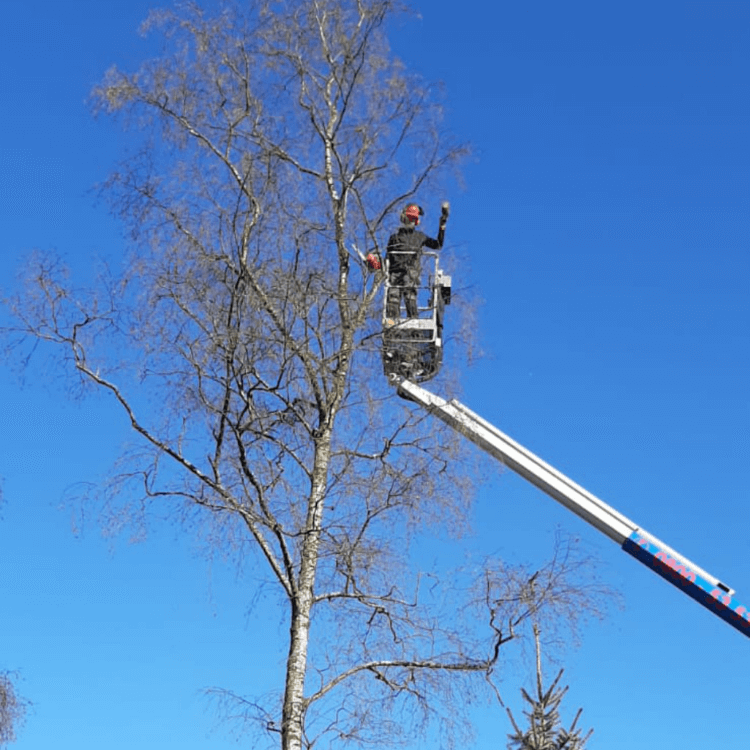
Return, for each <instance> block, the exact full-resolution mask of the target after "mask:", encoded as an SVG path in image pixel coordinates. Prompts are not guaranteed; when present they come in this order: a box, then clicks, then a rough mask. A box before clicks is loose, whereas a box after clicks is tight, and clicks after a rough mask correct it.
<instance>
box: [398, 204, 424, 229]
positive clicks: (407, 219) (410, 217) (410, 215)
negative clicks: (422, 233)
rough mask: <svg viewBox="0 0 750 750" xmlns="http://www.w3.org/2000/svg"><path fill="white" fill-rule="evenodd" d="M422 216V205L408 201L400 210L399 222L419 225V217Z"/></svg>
mask: <svg viewBox="0 0 750 750" xmlns="http://www.w3.org/2000/svg"><path fill="white" fill-rule="evenodd" d="M420 216H424V210H423V209H422V206H418V205H417V204H416V203H409V204H408V205H406V206H405V207H404V210H403V211H402V212H401V223H402V224H414V226H415V227H416V226H418V225H419V217H420Z"/></svg>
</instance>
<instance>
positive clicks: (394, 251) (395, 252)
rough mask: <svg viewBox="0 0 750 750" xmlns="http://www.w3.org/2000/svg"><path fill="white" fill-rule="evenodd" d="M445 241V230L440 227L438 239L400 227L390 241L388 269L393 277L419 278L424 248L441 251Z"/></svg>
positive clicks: (415, 230)
mask: <svg viewBox="0 0 750 750" xmlns="http://www.w3.org/2000/svg"><path fill="white" fill-rule="evenodd" d="M444 239H445V229H444V228H443V227H440V229H439V231H438V236H437V239H436V240H434V239H432V237H428V236H427V235H426V234H425V233H424V232H420V231H419V230H418V229H415V228H414V227H403V226H402V227H399V229H398V231H396V232H394V233H393V234H392V235H391V236H390V238H389V239H388V248H387V250H386V255H387V258H388V268H389V270H390V272H391V274H392V275H398V276H409V277H412V278H415V279H416V278H418V277H419V267H420V264H419V261H420V258H421V257H422V248H423V247H428V248H430V250H440V248H441V247H442V246H443V240H444Z"/></svg>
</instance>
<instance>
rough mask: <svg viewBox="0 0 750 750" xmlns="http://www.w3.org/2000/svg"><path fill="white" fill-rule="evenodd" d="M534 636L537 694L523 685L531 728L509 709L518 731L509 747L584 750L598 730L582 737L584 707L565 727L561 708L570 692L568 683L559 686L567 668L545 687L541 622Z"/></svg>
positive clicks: (515, 749) (518, 748)
mask: <svg viewBox="0 0 750 750" xmlns="http://www.w3.org/2000/svg"><path fill="white" fill-rule="evenodd" d="M534 639H535V641H536V695H535V696H531V695H529V693H528V692H527V691H526V690H524V689H523V688H521V695H523V698H524V700H525V701H526V703H527V704H528V705H529V709H528V710H526V711H524V715H525V716H526V718H527V719H528V721H529V728H528V729H525V730H523V729H521V728H520V727H519V726H518V724H517V722H516V720H515V718H514V716H513V713H512V712H511V710H510V709H507V711H508V716H509V717H510V721H511V723H512V724H513V728H514V730H515V732H514V733H513V734H510V735H508V739H509V740H510V742H509V743H508V750H583V748H584V747H585V745H586V743H587V742H588V740H589V738H590V737H591V735H592V734H593V732H594V730H593V729H590V730H589V731H588V732H587V733H586V735H585V736H582V734H581V733H582V730H581V729H579V728H578V719H580V717H581V713H582V711H583V709H581V708H579V709H578V712H577V713H576V715H575V718H574V719H573V723H572V724H571V725H570V729H565V727H564V726H563V724H562V721H561V719H560V711H559V709H560V703H561V702H562V699H563V697H564V696H565V693H567V692H568V686H567V685H566V686H565V687H563V688H559V687H558V685H559V684H560V679H561V678H562V676H563V671H564V670H562V669H561V670H560V671H559V672H558V673H557V677H555V679H554V680H553V681H552V684H551V685H550V686H549V687H548V688H545V687H544V680H543V678H542V656H541V646H540V644H539V626H538V625H534Z"/></svg>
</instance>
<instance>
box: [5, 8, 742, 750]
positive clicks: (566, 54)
mask: <svg viewBox="0 0 750 750" xmlns="http://www.w3.org/2000/svg"><path fill="white" fill-rule="evenodd" d="M151 5H152V3H151V2H145V1H144V0H128V1H127V2H125V1H124V0H108V2H107V3H101V2H94V1H93V0H91V1H84V0H73V1H72V2H70V3H66V4H60V3H52V2H49V1H48V0H27V1H26V2H25V3H17V2H10V0H4V2H2V10H3V23H2V25H0V97H1V101H2V103H3V108H2V109H3V116H2V118H0V140H1V143H2V146H1V147H0V225H1V226H2V227H3V235H2V255H1V256H0V263H2V269H3V284H4V285H7V284H8V283H12V278H13V275H14V273H15V269H16V268H17V266H18V264H19V262H21V261H22V259H23V258H24V256H25V255H26V254H27V253H28V251H29V250H30V249H31V248H40V249H42V250H44V249H54V250H56V251H59V252H61V253H63V254H64V255H66V256H67V257H68V258H69V259H71V260H72V261H73V262H74V263H75V264H77V265H79V267H81V268H82V269H83V268H85V267H86V264H87V263H88V262H90V260H91V259H92V258H94V257H95V256H97V255H99V254H103V253H106V254H110V255H117V254H118V253H119V252H121V251H122V248H123V246H124V245H123V240H122V237H121V230H120V228H119V227H118V225H117V223H116V222H115V221H114V220H113V219H112V218H111V217H109V216H108V215H107V213H106V210H105V209H104V207H102V206H97V205H96V203H95V199H94V195H93V194H92V192H91V188H92V187H93V185H94V184H95V183H97V182H98V181H100V180H102V179H103V178H104V177H105V176H106V175H107V172H108V169H109V168H110V167H111V166H112V164H113V163H114V161H115V160H116V158H117V157H118V155H120V154H121V147H122V144H123V141H122V137H121V136H120V134H119V131H118V130H117V129H116V128H115V127H114V126H113V125H112V124H111V123H109V122H107V121H105V120H99V121H94V120H93V119H92V118H91V116H90V114H89V112H88V110H87V107H86V105H85V99H86V97H87V95H88V92H89V90H90V89H91V87H92V86H93V85H94V84H95V83H96V82H97V81H98V79H99V78H100V76H101V74H102V73H103V71H104V70H106V68H107V67H109V66H110V65H111V64H112V63H115V62H116V63H117V64H118V65H119V66H121V67H123V68H132V67H134V66H135V65H136V64H137V62H138V61H139V60H140V59H141V58H142V57H143V56H144V55H145V54H148V52H149V51H150V50H149V42H147V41H144V40H142V39H141V38H139V37H138V36H137V35H136V33H135V32H136V29H137V26H138V23H139V22H140V20H142V19H143V17H144V16H145V14H146V12H147V10H148V8H149V7H150V6H151ZM421 13H422V18H421V20H413V21H410V22H408V23H405V24H404V25H403V26H399V28H398V29H396V30H395V33H394V35H393V46H394V49H395V50H396V51H397V53H398V54H399V55H400V56H402V57H403V58H404V59H405V61H406V62H407V63H408V64H409V65H410V66H412V67H414V68H416V69H419V70H421V71H422V72H423V73H424V74H425V76H426V77H427V78H429V79H441V80H443V81H444V83H445V87H446V91H447V92H448V98H447V102H448V113H447V121H448V124H449V125H450V126H451V128H452V129H453V130H454V131H456V132H457V133H458V134H459V135H460V136H461V137H463V138H465V139H467V140H469V141H471V142H472V143H473V146H474V157H473V159H472V161H471V162H470V163H469V164H468V166H467V169H466V186H465V188H462V187H460V186H456V189H455V192H454V193H453V194H452V195H450V196H449V197H450V199H451V201H452V204H453V215H452V218H451V223H450V226H449V233H448V242H449V244H450V245H451V246H453V247H454V248H456V249H458V250H460V251H462V252H464V253H466V254H467V255H468V256H469V259H470V262H469V263H468V264H466V265H464V266H462V267H460V268H452V269H449V270H450V272H451V273H452V275H453V279H454V286H455V288H456V293H457V294H465V295H476V296H479V297H482V298H484V299H485V300H486V302H485V304H484V306H483V309H482V313H481V329H480V331H481V342H482V346H483V349H484V351H485V354H486V356H485V357H484V359H482V360H481V361H480V362H479V363H478V364H477V365H476V366H474V367H472V368H470V369H467V370H466V372H465V375H464V383H465V391H464V400H465V402H466V403H467V405H469V406H470V407H471V408H472V409H474V410H475V411H478V412H479V413H481V414H482V416H484V417H485V418H487V419H489V420H490V421H492V422H494V423H495V424H497V425H498V426H499V427H500V428H501V429H502V430H503V431H505V432H507V433H508V434H510V435H511V436H512V437H514V438H515V439H516V440H518V441H520V442H521V443H523V444H524V445H526V446H528V447H529V448H530V449H531V450H533V451H534V452H535V453H537V454H538V455H540V456H541V457H542V458H544V459H545V460H547V461H548V462H550V463H552V464H553V465H554V466H556V467H557V468H559V469H560V470H561V471H563V472H565V473H566V474H568V475H569V476H571V477H572V478H573V479H574V480H576V481H577V482H579V483H580V484H582V485H583V486H584V487H586V488H587V489H589V490H590V491H591V492H593V493H595V494H596V495H598V496H599V497H601V498H602V499H604V500H605V501H606V502H608V503H610V504H612V505H613V506H614V507H616V508H617V509H618V510H620V511H621V512H622V513H624V514H625V515H627V516H628V517H630V518H632V519H633V520H634V521H636V522H637V523H639V524H641V525H642V526H643V527H644V528H645V529H647V530H649V531H650V532H652V533H653V534H655V535H657V536H658V537H660V538H662V539H663V540H664V541H666V542H667V543H669V544H670V545H671V546H672V547H674V548H676V549H677V550H679V551H680V552H681V553H682V554H684V555H685V556H687V557H688V558H690V559H692V560H694V561H695V562H696V563H698V564H699V565H701V566H702V567H704V568H705V569H707V570H708V571H710V572H711V573H713V574H714V575H716V576H718V577H719V578H721V579H722V580H723V581H725V582H726V583H728V584H729V585H731V586H732V587H733V588H735V589H736V590H737V592H738V596H739V598H740V599H743V598H744V601H745V602H746V603H748V604H750V564H749V563H748V559H749V558H750V555H749V554H748V553H749V552H750V548H749V542H748V540H749V539H750V510H749V509H748V502H747V501H748V494H749V491H748V484H747V469H748V464H749V463H750V451H749V444H748V429H747V423H748V418H749V417H750V397H749V396H748V382H749V381H750V377H749V376H750V358H749V354H750V334H749V333H748V322H750V299H749V295H748V279H749V278H750V259H749V256H748V244H749V243H750V231H749V230H750V147H749V146H748V132H749V130H750V6H748V4H747V3H741V2H736V3H735V2H726V1H725V0H718V1H715V2H712V3H707V2H702V3H690V2H680V3H672V2H650V3H645V2H640V1H636V2H631V3H627V4H609V5H606V4H601V3H576V2H573V3H566V4H562V3H553V2H529V3H504V2H499V3H488V2H486V1H485V2H480V1H479V0H465V2H463V3H460V4H457V3H447V2H443V0H433V2H430V3H429V4H428V3H426V2H425V3H422V7H421ZM443 197H444V196H438V195H435V196H433V195H425V196H421V200H422V202H423V203H424V205H425V206H426V208H428V216H427V226H428V228H429V226H430V222H432V221H434V219H435V217H436V214H437V206H438V203H439V201H440V200H441V199H442V198H443ZM430 209H432V210H430ZM447 325H448V330H450V321H448V324H447ZM39 365H40V367H39V368H38V369H36V370H34V377H33V378H32V377H27V379H26V382H25V386H24V387H23V388H20V387H19V384H18V381H17V380H16V379H15V378H14V377H13V375H12V373H11V372H10V371H9V370H7V369H3V370H0V389H1V390H0V404H1V405H2V406H1V407H0V410H1V411H0V413H1V414H2V424H3V429H2V431H1V432H0V476H2V478H3V484H2V488H3V495H4V500H5V502H4V505H3V506H2V508H1V509H0V510H1V512H2V518H1V520H0V592H2V595H1V596H0V634H1V635H2V638H0V643H1V644H2V645H1V646H0V667H2V668H11V669H18V670H20V671H21V674H22V677H23V681H22V682H21V685H20V687H21V690H22V692H23V693H24V694H25V695H27V696H28V697H29V698H31V699H32V700H33V701H34V703H35V708H34V710H33V712H32V714H31V716H30V717H29V721H28V724H27V726H26V728H25V729H24V731H23V733H22V735H21V738H20V740H19V742H18V743H17V745H16V747H18V748H19V750H37V749H45V750H46V748H52V747H54V748H56V750H67V749H68V748H71V749H72V748H76V750H80V748H100V747H106V748H108V749H110V750H117V749H118V748H125V747H128V748H130V747H139V748H145V749H148V748H156V747H164V746H165V745H166V746H180V747H182V748H183V749H184V750H194V749H196V750H197V749H198V748H208V747H211V748H224V747H227V748H228V747H236V746H237V737H236V736H235V735H233V734H232V733H231V732H230V731H229V730H228V729H227V727H225V726H223V725H221V724H220V723H219V722H217V720H216V717H215V714H214V712H213V710H212V707H211V705H210V703H207V702H206V701H205V699H204V698H203V697H202V695H201V689H202V688H206V687H211V686H222V687H227V688H230V689H235V690H237V691H240V692H242V691H250V690H251V689H252V688H251V686H252V685H255V684H261V683H262V682H263V680H264V679H265V678H266V676H267V675H273V674H274V669H275V668H277V667H278V662H279V660H280V658H281V654H279V653H268V651H269V649H268V648H265V647H264V646H263V645H262V644H261V643H260V642H259V638H258V633H259V632H267V633H271V632H280V630H281V628H283V624H282V623H280V622H279V620H278V615H276V614H274V613H273V611H272V610H269V609H267V608H266V607H265V606H264V602H263V601H260V602H259V603H256V604H255V606H251V605H252V603H253V596H252V584H253V581H252V576H250V577H249V578H248V577H247V576H245V577H241V576H240V575H239V574H238V572H237V566H236V564H235V563H234V562H233V561H232V560H231V559H223V558H221V557H216V558H215V559H213V560H211V561H209V562H208V563H207V562H206V561H205V559H204V557H203V556H202V555H201V550H200V549H199V548H198V547H197V546H196V544H195V542H194V541H192V540H191V539H189V538H183V537H181V536H180V535H179V534H178V533H177V532H175V531H174V530H166V529H161V530H160V529H156V530H154V531H153V532H152V533H151V534H150V536H149V538H148V539H147V540H146V541H145V542H143V543H141V544H137V545H129V544H128V543H127V540H126V539H123V538H118V539H115V540H114V541H107V540H104V539H102V538H101V536H100V534H99V529H98V526H97V523H96V518H95V515H96V514H95V511H94V510H93V509H92V511H91V513H90V517H88V516H86V517H83V518H81V517H79V516H76V517H72V516H71V513H70V511H69V510H65V511H61V510H59V506H60V504H61V502H62V500H63V498H64V496H65V494H66V492H67V491H69V489H70V488H71V487H72V486H73V485H75V483H77V482H81V481H94V480H96V479H97V478H100V477H101V476H102V475H103V474H104V473H105V471H106V469H107V467H108V466H109V464H110V462H111V461H112V460H113V459H114V458H115V456H116V455H117V451H118V448H119V447H120V446H121V445H122V443H123V442H124V441H125V440H126V439H127V436H128V435H127V425H126V424H125V422H124V420H123V419H122V417H121V416H120V415H119V414H118V413H117V412H116V410H115V409H114V407H113V405H112V404H111V403H110V402H109V401H107V400H106V399H93V400H87V401H84V402H79V403H75V402H72V401H70V400H69V399H68V396H67V393H66V390H65V386H64V384H62V382H61V381H62V377H61V376H60V374H59V373H56V372H55V371H54V370H53V369H51V368H47V367H45V366H44V359H43V358H42V359H41V360H40V362H39ZM446 366H450V367H457V368H463V369H466V368H465V367H464V364H463V363H462V362H458V361H456V360H455V358H453V357H452V356H451V352H450V349H449V350H448V352H447V354H446ZM484 473H485V476H486V477H488V479H487V481H486V484H485V485H484V487H483V489H482V491H481V493H480V495H479V499H478V505H477V511H476V513H477V524H476V525H477V528H478V529H479V530H480V531H479V533H478V538H477V545H478V546H481V547H483V548H486V549H488V550H491V551H493V552H496V553H497V554H501V555H504V556H507V557H510V558H513V559H523V560H529V561H532V563H533V561H535V560H536V561H542V560H543V559H544V557H545V555H546V554H548V552H549V549H550V546H551V540H552V537H553V535H554V533H555V530H556V529H558V528H562V529H563V530H565V531H568V532H570V533H572V534H577V535H579V536H580V537H581V538H582V540H583V542H584V544H585V545H586V547H587V548H588V549H590V550H592V551H593V552H595V553H596V554H597V555H598V559H599V561H600V565H601V574H602V576H603V577H604V578H606V579H607V580H608V581H610V582H611V583H612V584H613V585H614V586H615V587H617V588H618V589H619V590H620V591H621V593H622V597H623V602H624V607H623V610H622V611H615V612H614V613H613V614H612V615H611V616H610V618H609V619H608V620H607V621H606V622H605V623H604V624H602V625H599V626H594V627H592V628H591V629H589V630H588V631H586V633H585V637H584V638H583V642H582V644H581V645H580V647H579V648H577V649H571V650H570V651H568V652H566V653H565V654H563V659H564V663H565V666H566V681H567V682H569V683H570V685H571V690H570V693H569V695H568V698H567V699H566V700H567V706H568V709H569V711H571V712H572V711H573V710H574V709H577V708H578V706H583V708H584V715H583V723H584V725H585V726H593V727H594V728H595V735H594V739H593V740H592V742H591V745H590V747H592V748H594V749H595V748H607V750H624V749H625V748H628V749H629V748H631V747H632V746H633V744H634V743H637V744H638V745H639V746H643V747H646V748H651V747H653V748H656V747H658V748H660V749H661V750H677V749H678V748H679V749H680V750H684V749H685V748H693V747H694V748H698V747H705V746H712V747H713V746H716V747H727V748H743V747H746V746H747V739H746V735H747V730H746V728H745V721H744V717H746V716H747V715H749V714H750V696H749V694H748V691H747V685H746V679H744V678H745V676H746V675H747V674H748V672H750V650H749V649H748V642H747V639H745V638H743V637H742V635H740V634H739V633H737V632H736V631H735V630H733V629H732V628H730V627H729V626H727V625H726V624H725V623H723V622H721V621H720V620H719V619H718V618H715V617H714V616H713V615H711V614H710V613H709V612H708V611H706V610H704V609H703V608H701V607H700V606H699V605H697V604H696V603H695V602H693V601H692V600H690V599H688V598H687V597H685V596H684V595H682V594H681V593H680V592H679V591H677V590H676V589H674V588H673V587H671V586H669V585H668V584H666V583H665V582H664V581H662V580H661V579H659V578H658V577H657V576H655V575H654V574H652V573H651V572H650V571H648V570H647V569H646V568H644V567H642V566H641V565H639V564H638V563H637V562H636V561H635V560H632V559H631V558H629V557H628V556H627V555H624V554H623V553H622V552H620V551H619V550H618V549H617V547H616V546H615V545H613V544H612V543H611V542H609V541H608V540H607V539H605V538H604V537H601V536H599V535H598V533H597V532H595V531H594V530H592V529H589V528H588V527H587V526H586V525H585V524H584V523H583V522H582V521H580V520H579V519H577V518H575V517H574V516H572V515H571V514H569V513H568V512H567V511H565V510H564V509H562V508H560V507H558V506H557V505H556V504H555V503H553V502H552V501H551V500H549V499H547V498H546V497H545V496H543V495H542V494H541V493H540V492H539V491H538V490H535V489H534V488H532V487H530V486H528V485H526V484H525V483H524V482H523V481H522V480H520V479H518V478H516V477H514V476H513V475H512V474H510V473H508V472H505V473H503V472H501V471H499V469H497V467H495V466H494V464H492V462H491V461H490V459H488V460H487V466H486V471H485V472H484ZM530 666H531V665H530V662H528V660H527V661H525V662H524V661H523V660H520V661H516V663H514V664H509V665H508V667H507V670H508V672H507V680H506V682H505V684H504V693H503V694H504V696H505V697H506V698H508V699H509V702H511V705H517V704H515V703H512V701H514V700H515V696H516V694H517V687H518V685H519V684H520V683H522V682H527V679H528V678H530V676H531V675H530V672H529V669H530ZM550 671H552V667H550ZM477 721H478V727H477V728H478V737H477V742H476V745H475V747H476V748H477V750H485V749H486V750H489V749H490V748H493V750H496V749H497V748H498V747H504V735H505V733H506V732H507V731H508V725H507V722H506V720H505V718H504V715H503V714H502V712H500V711H498V710H497V709H494V710H490V709H487V710H484V709H477Z"/></svg>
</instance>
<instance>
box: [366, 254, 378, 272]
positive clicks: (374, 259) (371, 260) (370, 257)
mask: <svg viewBox="0 0 750 750" xmlns="http://www.w3.org/2000/svg"><path fill="white" fill-rule="evenodd" d="M365 261H366V262H367V265H368V266H369V267H370V268H371V269H372V270H373V271H379V270H380V267H381V263H380V258H379V257H378V255H377V253H367V255H366V256H365Z"/></svg>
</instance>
